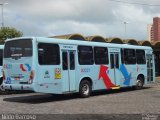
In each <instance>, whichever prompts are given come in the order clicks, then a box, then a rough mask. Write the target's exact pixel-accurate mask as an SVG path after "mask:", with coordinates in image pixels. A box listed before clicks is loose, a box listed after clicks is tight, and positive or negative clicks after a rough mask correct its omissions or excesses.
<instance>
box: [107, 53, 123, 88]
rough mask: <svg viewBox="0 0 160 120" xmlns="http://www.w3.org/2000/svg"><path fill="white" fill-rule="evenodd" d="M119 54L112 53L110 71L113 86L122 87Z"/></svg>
mask: <svg viewBox="0 0 160 120" xmlns="http://www.w3.org/2000/svg"><path fill="white" fill-rule="evenodd" d="M119 57H120V53H119V52H110V70H109V77H110V79H111V81H112V83H113V84H115V85H120V76H119V74H120V73H119V66H120V65H119V64H120V63H119V61H120V59H119Z"/></svg>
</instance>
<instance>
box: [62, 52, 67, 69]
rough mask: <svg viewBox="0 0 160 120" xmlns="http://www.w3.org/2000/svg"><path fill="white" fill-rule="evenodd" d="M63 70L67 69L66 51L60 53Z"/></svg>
mask: <svg viewBox="0 0 160 120" xmlns="http://www.w3.org/2000/svg"><path fill="white" fill-rule="evenodd" d="M62 62H63V70H68V54H67V52H63V53H62Z"/></svg>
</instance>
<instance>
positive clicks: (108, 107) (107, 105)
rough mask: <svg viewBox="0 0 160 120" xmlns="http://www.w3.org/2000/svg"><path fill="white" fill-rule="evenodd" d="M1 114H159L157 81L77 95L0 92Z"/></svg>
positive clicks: (159, 91)
mask: <svg viewBox="0 0 160 120" xmlns="http://www.w3.org/2000/svg"><path fill="white" fill-rule="evenodd" d="M0 113H1V114H6V113H13V114H19V113H21V114H147V113H149V114H160V83H155V84H152V85H149V86H146V87H145V88H144V89H142V90H133V89H131V88H129V89H122V90H114V91H105V92H95V93H93V95H92V96H91V97H89V98H85V99H84V98H79V97H78V96H77V95H60V96H54V95H50V94H40V93H25V94H12V95H0Z"/></svg>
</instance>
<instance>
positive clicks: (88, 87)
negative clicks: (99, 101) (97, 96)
mask: <svg viewBox="0 0 160 120" xmlns="http://www.w3.org/2000/svg"><path fill="white" fill-rule="evenodd" d="M92 85H93V82H92V79H91V78H89V77H85V78H83V79H82V80H81V81H80V83H79V95H80V96H81V97H83V98H87V97H89V96H90V95H91V93H92Z"/></svg>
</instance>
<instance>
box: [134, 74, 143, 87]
mask: <svg viewBox="0 0 160 120" xmlns="http://www.w3.org/2000/svg"><path fill="white" fill-rule="evenodd" d="M144 80H145V77H144V75H143V74H139V75H138V77H137V81H136V89H142V88H143V85H144Z"/></svg>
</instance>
